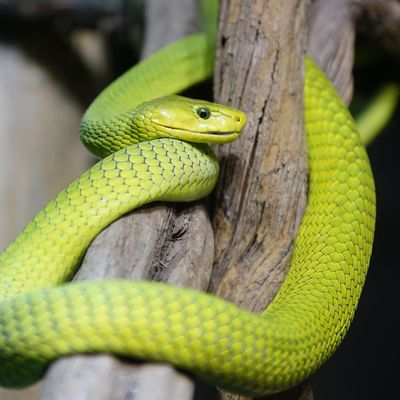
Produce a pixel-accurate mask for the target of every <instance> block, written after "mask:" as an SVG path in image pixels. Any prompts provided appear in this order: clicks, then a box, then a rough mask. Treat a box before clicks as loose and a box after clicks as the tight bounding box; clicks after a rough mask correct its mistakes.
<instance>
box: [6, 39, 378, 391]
mask: <svg viewBox="0 0 400 400" xmlns="http://www.w3.org/2000/svg"><path fill="white" fill-rule="evenodd" d="M188 45H189V47H188ZM205 47H206V46H205V40H204V37H203V36H201V35H196V36H193V37H191V38H189V39H185V40H183V41H180V42H177V43H175V44H174V45H172V46H170V47H168V48H166V49H164V50H163V51H162V52H161V53H158V55H155V56H154V57H153V58H150V59H149V60H147V61H145V62H144V63H142V64H140V65H139V66H138V67H135V68H134V69H132V70H131V71H130V72H128V73H127V74H126V75H124V76H123V77H122V78H120V79H119V80H118V81H117V82H116V83H114V84H113V85H112V86H111V87H110V88H109V89H107V91H106V92H105V93H104V94H103V95H101V97H100V98H99V99H98V100H97V101H96V102H95V103H94V104H93V105H92V107H91V108H90V109H89V110H88V112H87V113H86V115H85V117H84V120H83V122H82V138H83V140H84V142H85V144H86V145H87V147H88V148H90V149H91V150H93V151H94V152H95V153H96V154H98V155H102V156H103V155H108V154H109V153H112V154H111V155H108V156H107V158H105V159H104V160H102V161H100V162H99V163H98V164H96V165H95V166H94V167H92V168H91V169H89V170H88V171H87V172H86V173H84V174H83V175H82V176H81V177H80V178H78V180H77V181H75V182H74V183H72V184H71V185H70V186H69V187H68V188H67V189H65V191H63V192H62V193H60V194H59V195H58V196H57V197H56V198H55V199H54V200H53V201H52V202H50V203H49V205H48V206H47V207H46V208H45V209H44V210H43V211H42V212H40V213H39V214H38V215H37V216H36V218H35V219H34V220H33V221H32V222H31V223H30V224H28V225H27V227H26V228H25V230H24V231H23V232H22V233H21V235H20V236H18V238H17V239H16V240H15V242H14V243H12V244H11V245H10V246H9V248H7V249H6V251H5V252H4V253H3V254H2V255H1V256H0V296H1V300H0V384H1V385H4V386H16V387H18V386H24V385H27V384H30V383H32V382H34V381H35V380H37V379H39V378H40V376H41V375H42V373H43V370H44V368H45V367H46V365H47V364H48V363H49V362H50V361H51V360H53V359H55V358H57V357H60V356H63V355H68V354H73V353H79V352H83V353H88V352H112V353H115V354H119V355H123V356H129V357H134V358H137V359H144V360H160V361H165V362H169V363H172V364H174V365H177V366H180V367H182V368H184V369H188V370H190V371H193V372H194V373H196V374H200V375H202V376H203V377H204V378H206V379H207V380H209V381H211V382H214V383H216V384H218V385H219V386H223V387H225V388H227V389H229V390H232V391H237V392H242V393H248V394H252V395H261V394H266V393H273V392H277V391H281V390H284V389H286V388H289V387H291V386H293V385H295V384H297V383H299V382H301V381H302V380H304V379H305V378H307V377H308V376H309V375H310V374H312V373H313V372H314V371H315V370H316V369H317V368H318V367H319V366H320V365H321V364H322V363H323V362H324V361H325V360H326V359H327V358H328V357H329V356H330V355H331V354H332V352H333V351H334V350H335V348H336V347H337V346H338V344H339V343H340V341H341V339H342V338H343V336H344V334H345V332H346V330H347V328H348V326H349V324H350V322H351V320H352V317H353V315H354V312H355V309H356V306H357V303H358V299H359V296H360V292H361V289H362V286H363V283H364V279H365V275H366V272H367V268H368V264H369V258H370V254H371V247H372V239H373V229H374V219H375V197H374V184H373V179H372V174H371V170H370V166H369V162H368V158H367V155H366V152H365V150H364V148H363V146H362V145H361V143H360V138H359V135H358V133H357V131H356V128H355V125H354V122H353V120H352V118H351V117H350V115H349V113H348V111H347V110H346V108H345V107H344V106H343V104H342V102H341V101H340V100H339V98H338V96H337V94H336V93H335V91H334V89H333V87H332V85H331V84H330V83H329V81H328V80H327V79H326V78H325V76H324V75H323V74H322V73H321V72H320V71H319V70H318V69H317V67H316V66H315V65H314V64H313V63H312V61H311V60H309V59H307V60H306V81H305V93H304V100H305V108H306V110H305V116H306V130H307V134H308V150H309V165H310V187H309V203H308V206H307V209H306V213H305V216H304V218H303V220H302V223H301V226H300V229H299V232H298V235H297V238H296V243H295V249H294V254H293V259H292V263H291V268H290V272H289V274H288V276H287V278H286V280H285V282H284V284H283V286H282V288H281V289H280V291H279V292H278V294H277V296H276V298H275V299H274V301H273V302H272V304H271V305H270V306H269V307H268V309H267V310H266V311H265V312H264V313H262V314H261V315H258V314H254V313H250V312H247V311H245V310H242V309H240V308H238V307H236V306H234V305H232V304H230V303H228V302H226V301H223V300H221V299H218V298H216V297H214V296H212V295H209V294H205V293H199V292H196V291H193V290H188V289H178V288H173V287H169V286H167V285H163V284H160V283H151V282H128V281H104V282H95V283H93V282H92V283H90V282H85V283H77V284H69V285H62V284H61V285H60V283H61V282H63V281H64V280H66V279H68V278H70V277H71V275H72V274H73V273H74V271H75V268H76V265H77V264H78V263H79V260H80V259H81V257H82V255H83V254H84V251H85V249H86V247H87V246H88V244H89V243H90V241H91V240H92V239H93V237H94V236H95V235H96V234H97V233H98V232H99V231H100V230H101V229H103V228H104V227H105V226H107V225H108V224H109V223H110V222H111V221H113V220H114V219H116V218H118V217H119V216H121V215H123V214H124V213H126V212H127V211H128V210H131V209H134V208H136V207H138V206H140V205H141V204H144V203H147V202H150V201H155V200H171V201H190V200H193V199H197V198H201V197H204V196H206V195H207V194H208V193H209V192H210V191H211V190H212V188H213V186H214V184H215V181H216V177H217V173H218V164H217V162H216V160H215V159H214V157H213V155H212V153H211V151H210V150H209V149H208V148H207V147H206V146H205V145H203V144H194V143H193V142H199V141H201V140H202V138H206V139H207V140H211V141H214V142H222V141H230V140H233V139H235V138H236V137H237V136H238V135H239V132H240V130H241V129H242V127H243V125H244V123H245V116H244V114H243V113H240V112H239V111H236V110H232V109H230V108H228V107H224V106H218V105H212V104H210V103H204V102H200V101H190V100H185V99H182V98H179V97H166V98H165V97H164V98H163V99H161V100H156V101H155V102H149V103H146V105H145V106H140V105H139V104H140V103H143V102H148V101H149V100H151V99H152V98H153V97H158V96H160V95H161V96H166V95H169V94H171V93H173V92H175V91H177V90H181V89H183V87H185V86H186V85H188V84H191V83H194V81H198V80H201V79H203V78H205V77H207V76H209V74H210V73H211V65H212V62H211V61H209V60H205V59H206V58H207V55H206V54H207V51H206V49H205ZM160 54H161V55H160ZM193 57H194V58H193ZM154 60H156V61H154ZM171 60H173V61H171ZM177 60H179V62H177ZM193 60H194V61H193ZM196 60H197V61H196ZM198 60H202V61H201V64H200V65H203V67H204V68H203V67H199V66H198ZM163 66H165V68H166V70H167V71H169V72H171V74H176V75H174V76H171V75H168V80H167V81H168V83H167V84H166V83H165V82H166V81H165V80H163V81H158V80H157V77H159V76H160V68H162V67H163ZM176 68H178V69H179V70H178V71H176V70H175V69H176ZM194 70H195V71H196V72H195V73H193V71H194ZM169 72H167V73H168V74H169ZM171 104H172V106H171ZM201 108H207V109H208V110H209V112H210V115H211V117H209V118H207V119H204V118H202V117H201V116H203V117H207V116H208V114H207V113H204V112H202V111H199V109H201ZM160 110H161V111H160ZM139 111H140V112H139ZM169 122H170V123H171V125H170V126H167V125H168V123H169ZM155 125H157V129H156V128H154V127H155ZM132 126H136V127H137V129H136V130H135V131H134V132H133V131H132V130H131V128H132ZM146 132H148V133H146ZM158 134H159V136H157V135H158ZM146 135H148V136H149V138H150V139H153V140H151V141H145V142H141V141H140V140H142V139H143V138H144V137H146ZM174 135H175V136H174ZM156 137H160V138H156ZM185 138H188V140H189V141H190V142H191V143H186V142H184V141H182V139H185ZM130 143H135V144H131V145H129V144H130ZM126 145H128V147H125V146H126ZM121 148H122V149H121ZM114 151H116V152H115V153H114ZM56 285H58V286H56ZM53 286H56V287H53Z"/></svg>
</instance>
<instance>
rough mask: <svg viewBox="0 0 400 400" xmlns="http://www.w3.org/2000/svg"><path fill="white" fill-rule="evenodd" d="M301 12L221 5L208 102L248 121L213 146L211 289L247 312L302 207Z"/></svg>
mask: <svg viewBox="0 0 400 400" xmlns="http://www.w3.org/2000/svg"><path fill="white" fill-rule="evenodd" d="M307 6H308V2H304V1H293V0H285V1H282V0H272V1H269V2H265V1H260V0H256V1H239V0H235V1H233V0H232V1H229V2H228V1H223V2H222V8H221V13H222V14H221V19H220V20H221V25H220V33H219V37H218V46H219V51H218V53H217V54H218V57H217V65H216V71H215V73H216V83H215V92H216V99H217V100H218V101H221V102H223V103H227V104H230V105H233V106H234V107H238V108H240V109H242V110H243V111H245V112H246V113H247V116H248V123H247V126H246V129H245V131H244V133H243V135H242V137H241V138H240V140H238V141H236V142H234V143H232V144H230V145H227V146H223V147H221V148H219V149H218V155H219V156H220V157H221V164H222V169H221V175H220V184H219V186H218V189H217V192H216V210H215V213H214V218H213V224H214V228H215V246H216V260H215V266H214V270H213V276H212V284H211V290H212V291H213V292H215V293H216V294H218V295H219V296H221V297H224V298H227V299H229V300H231V301H233V302H234V303H236V304H238V305H240V306H241V307H244V308H247V309H250V310H253V311H261V310H263V309H265V307H266V306H267V304H268V303H269V302H270V301H271V299H272V298H273V297H274V295H275V293H276V291H277V290H278V288H279V286H280V284H281V283H282V281H283V279H284V276H285V274H286V272H287V269H288V266H289V261H290V256H291V251H292V245H293V240H294V238H295V236H296V232H297V228H298V225H299V222H300V219H301V216H302V214H303V210H304V207H305V204H306V189H307V159H306V151H305V148H306V147H305V136H304V131H303V127H304V120H303V77H304V68H303V53H304V50H305V32H304V27H305V20H306V11H307ZM232 77H234V79H233V78H232ZM226 398H230V399H239V398H240V399H243V397H240V396H232V395H230V396H229V395H226ZM277 398H278V397H277Z"/></svg>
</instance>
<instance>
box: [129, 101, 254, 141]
mask: <svg viewBox="0 0 400 400" xmlns="http://www.w3.org/2000/svg"><path fill="white" fill-rule="evenodd" d="M136 118H138V119H140V120H141V125H145V126H146V128H148V129H149V130H153V134H152V136H153V137H154V135H155V134H156V135H157V136H159V137H171V138H176V139H181V140H185V141H189V142H197V143H227V142H231V141H233V140H235V139H237V138H238V137H239V136H240V133H241V131H242V129H243V128H244V126H245V124H246V120H247V118H246V114H244V113H243V112H242V111H239V110H236V109H234V108H231V107H228V106H224V105H221V104H216V103H210V102H208V101H203V100H193V99H189V98H186V97H182V96H175V95H173V96H166V97H160V98H158V99H155V100H152V101H149V102H146V103H143V104H142V105H141V106H139V107H138V114H136ZM154 131H155V132H154Z"/></svg>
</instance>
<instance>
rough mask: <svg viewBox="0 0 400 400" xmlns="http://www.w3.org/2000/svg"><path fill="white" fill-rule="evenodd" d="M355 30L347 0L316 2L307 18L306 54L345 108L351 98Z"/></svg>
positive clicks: (319, 0) (321, 0) (320, 0)
mask: <svg viewBox="0 0 400 400" xmlns="http://www.w3.org/2000/svg"><path fill="white" fill-rule="evenodd" d="M354 41H355V26H354V22H353V16H352V13H351V11H350V7H349V3H348V0H316V1H314V2H313V3H312V6H311V8H310V14H309V18H308V43H307V52H308V54H309V55H310V56H311V57H312V58H313V60H314V61H315V62H316V63H317V65H318V66H319V67H320V68H321V69H322V70H323V71H325V73H326V74H327V75H328V77H329V78H330V80H331V81H332V82H333V84H334V86H335V88H336V90H337V91H338V92H339V93H340V95H341V97H342V99H343V100H344V101H345V103H346V104H349V103H350V100H351V98H352V96H353V76H352V70H353V64H354Z"/></svg>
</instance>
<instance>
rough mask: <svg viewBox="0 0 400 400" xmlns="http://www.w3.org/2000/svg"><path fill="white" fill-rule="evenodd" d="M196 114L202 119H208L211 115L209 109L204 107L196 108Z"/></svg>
mask: <svg viewBox="0 0 400 400" xmlns="http://www.w3.org/2000/svg"><path fill="white" fill-rule="evenodd" d="M197 115H198V116H199V117H200V118H202V119H208V118H210V117H211V111H210V110H209V109H208V108H206V107H200V108H198V109H197Z"/></svg>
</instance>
